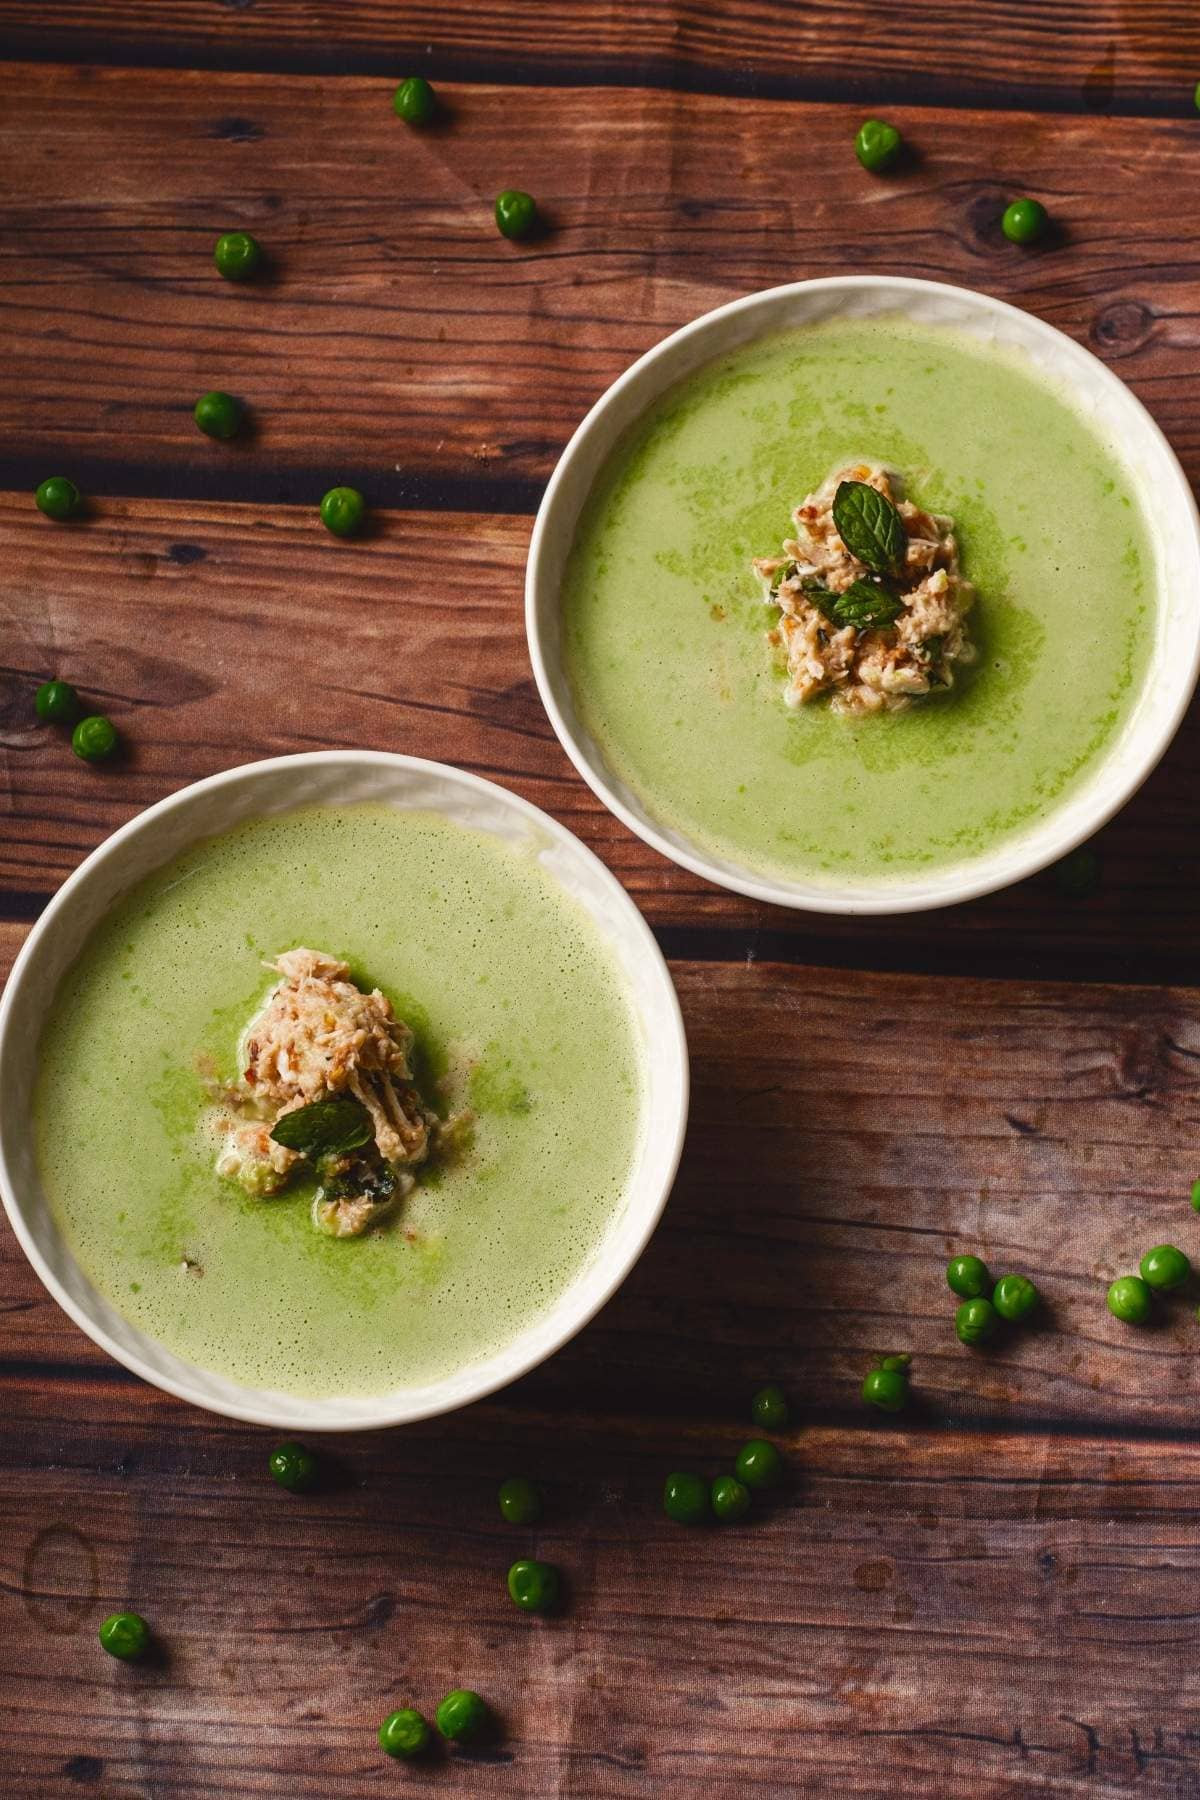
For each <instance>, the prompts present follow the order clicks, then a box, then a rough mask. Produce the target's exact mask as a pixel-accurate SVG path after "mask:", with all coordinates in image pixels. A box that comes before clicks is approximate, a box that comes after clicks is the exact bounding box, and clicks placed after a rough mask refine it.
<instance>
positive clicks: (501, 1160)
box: [35, 806, 641, 1395]
mask: <svg viewBox="0 0 1200 1800" xmlns="http://www.w3.org/2000/svg"><path fill="white" fill-rule="evenodd" d="M298 944H306V945H308V946H309V947H310V948H319V949H322V950H326V951H329V952H330V953H332V954H334V955H337V956H339V957H343V958H345V959H346V960H347V961H348V962H349V963H350V964H351V966H352V972H353V974H354V976H355V979H356V980H358V981H359V982H360V984H363V985H366V986H368V987H370V986H374V985H378V986H379V987H380V988H382V989H383V991H384V992H385V994H387V996H388V998H389V999H390V1000H391V1001H392V1004H393V1005H394V1007H395V1009H396V1012H397V1013H398V1014H399V1016H400V1017H401V1018H403V1019H405V1020H406V1021H407V1022H408V1023H409V1024H410V1025H411V1026H412V1027H413V1028H414V1030H415V1031H416V1033H417V1051H416V1056H417V1063H416V1073H417V1076H418V1079H419V1081H420V1082H421V1084H422V1086H423V1089H424V1092H425V1094H426V1097H427V1098H428V1099H430V1100H431V1101H432V1102H433V1103H434V1104H435V1105H437V1106H438V1107H439V1108H440V1109H443V1110H447V1109H450V1108H454V1107H457V1106H460V1105H466V1106H468V1107H470V1108H471V1109H472V1111H473V1113H474V1115H475V1123H474V1128H473V1133H472V1134H471V1141H470V1142H469V1145H468V1147H467V1148H466V1150H465V1151H464V1152H463V1153H462V1154H461V1155H460V1156H459V1157H457V1158H452V1159H449V1160H445V1159H444V1160H443V1161H441V1162H440V1163H439V1162H438V1161H436V1160H435V1161H433V1162H432V1163H430V1164H429V1165H427V1166H426V1167H425V1168H424V1169H423V1170H422V1171H421V1174H420V1179H419V1185H418V1187H417V1189H416V1191H415V1193H413V1194H412V1195H411V1196H410V1197H409V1198H408V1199H407V1200H406V1201H405V1202H404V1204H403V1206H402V1208H401V1210H400V1212H399V1215H398V1217H397V1218H396V1220H395V1222H394V1224H391V1225H389V1226H387V1227H385V1228H383V1229H381V1230H379V1231H378V1232H376V1233H372V1234H369V1235H367V1236H365V1237H362V1238H357V1239H343V1240H338V1239H333V1238H328V1237H323V1236H321V1235H319V1234H318V1233H317V1232H315V1231H314V1230H313V1227H312V1224H311V1221H310V1217H309V1210H310V1203H311V1199H312V1193H313V1188H312V1185H311V1183H309V1184H307V1185H306V1184H305V1183H304V1182H303V1181H300V1182H292V1183H290V1184H289V1186H288V1187H287V1188H286V1189H285V1190H284V1192H283V1193H282V1194H280V1195H278V1196H277V1197H276V1198H274V1199H270V1200H257V1201H256V1200H252V1199H250V1198H249V1197H248V1196H247V1195H246V1194H245V1193H244V1192H243V1191H242V1190H241V1189H240V1188H239V1187H237V1186H236V1185H235V1184H234V1183H232V1182H224V1181H221V1180H220V1179H219V1178H218V1177H217V1176H216V1175H215V1174H214V1171H213V1159H214V1150H213V1145H212V1143H211V1141H210V1140H209V1138H208V1136H207V1135H206V1132H205V1129H204V1096H203V1090H202V1084H201V1080H200V1076H199V1073H198V1069H197V1058H198V1056H199V1057H200V1058H202V1059H203V1058H205V1057H207V1058H211V1059H213V1060H214V1061H215V1063H216V1065H217V1067H218V1069H219V1071H220V1073H221V1075H222V1077H223V1078H225V1079H232V1078H233V1077H234V1075H235V1074H236V1064H235V1056H236V1047H237V1040H238V1034H239V1032H240V1031H241V1029H242V1027H243V1026H244V1025H245V1024H246V1023H247V1021H248V1020H249V1019H250V1017H251V1016H252V1015H253V1014H254V1013H255V1012H256V1011H257V1010H258V1008H259V1006H260V1005H261V1004H262V1001H263V999H264V997H265V995H266V993H267V992H268V990H269V989H270V987H271V986H272V985H273V982H274V980H275V979H276V978H275V977H274V976H273V975H272V974H270V973H269V972H268V971H267V970H266V969H264V968H263V966H262V961H263V958H264V957H268V956H273V955H276V954H278V953H279V952H280V951H281V950H284V949H287V948H292V947H294V946H296V945H298ZM639 1070H640V1064H639V1056H638V1049H637V1038H636V1027H635V1022H634V1018H633V1015H632V1011H631V1007H630V1004H629V1000H628V997H627V993H626V990H625V986H624V982H623V980H622V978H621V976H620V973H619V971H618V970H617V968H616V966H615V964H614V962H613V960H612V958H611V955H610V953H609V952H608V950H607V947H606V945H605V944H604V942H603V940H602V939H601V937H600V934H599V933H598V931H597V930H596V929H595V928H594V926H593V925H592V922H591V921H590V920H589V919H588V918H587V917H586V915H585V914H584V913H583V912H582V910H581V909H580V908H579V907H578V906H577V905H576V903H575V902H574V901H572V900H570V899H569V898H567V897H566V896H565V895H564V894H563V893H562V892H561V891H560V890H559V889H558V888H557V887H556V886H555V885H554V884H553V883H552V882H551V881H550V879H549V878H548V877H547V876H546V875H545V874H544V873H543V871H542V870H541V868H540V867H539V866H538V864H537V863H536V861H535V860H534V859H533V858H532V857H531V856H528V855H523V854H522V853H521V852H519V851H518V850H515V849H510V848H508V847H506V846H504V845H502V844H500V843H499V842H498V841H497V840H496V839H494V838H491V837H488V836H485V835H484V834H481V833H476V832H473V831H468V830H465V829H463V828H462V827H460V826H458V825H456V824H453V823H451V822H449V821H447V820H444V819H441V818H438V817H435V816H433V815H430V814H424V813H402V812H397V811H394V810H392V809H390V808H385V807H374V806H358V807H351V808H348V809H346V810H343V811H335V810H333V809H329V808H315V809H310V810H306V811H300V812H295V813H291V814H288V815H286V816H283V817H280V818H275V819H270V820H262V821H257V822H254V823H252V824H249V825H246V826H243V827H240V828H239V829H237V830H235V831H232V832H230V833H229V834H228V835H226V836H223V837H219V838H216V839H213V840H211V841H209V842H207V843H205V844H201V845H200V846H198V847H197V848H195V849H192V850H190V851H189V852H187V854H185V855H184V856H182V857H181V858H179V860H178V861H176V862H174V863H172V864H171V865H169V866H168V867H167V868H165V869H163V870H161V871H160V872H159V873H157V874H155V875H154V876H152V877H151V878H150V879H149V880H147V881H146V882H144V883H143V884H142V885H141V886H140V887H138V888H137V889H136V890H134V891H133V892H132V893H131V894H130V895H129V896H128V897H127V898H126V899H124V900H123V901H122V902H121V903H120V904H119V905H118V906H117V907H116V908H115V909H114V911H113V912H112V913H111V914H110V916H109V917H108V918H107V919H106V921H105V922H104V923H103V924H102V926H101V927H100V928H99V930H98V931H97V932H96V934H95V936H94V937H93V938H92V940H91V941H90V942H89V944H88V945H87V947H86V949H85V951H84V953H83V955H82V956H81V958H80V959H79V961H78V963H77V964H76V965H75V966H74V968H73V969H72V970H71V971H70V972H69V974H68V975H67V977H66V978H65V980H64V982H63V984H62V986H61V989H60V991H59V993H58V994H57V996H56V997H55V1001H54V1005H53V1010H52V1013H51V1016H50V1020H49V1023H48V1026H47V1029H46V1032H45V1035H44V1039H43V1042H42V1045H41V1051H40V1063H39V1071H38V1080H37V1088H36V1100H35V1124H36V1132H37V1146H38V1156H39V1161H40V1167H41V1175H42V1181H43V1185H44V1188H45V1191H46V1195H47V1198H48V1201H49V1204H50V1207H51V1209H52V1211H53V1213H54V1215H55V1217H56V1219H57V1221H58V1223H59V1225H60V1226H61V1228H62V1230H63V1232H64V1233H65V1235H66V1238H67V1240H68V1242H69V1243H70V1245H71V1248H72V1249H73V1251H74V1253H75V1255H76V1257H77V1259H78V1261H79V1263H80V1265H81V1266H82V1268H83V1269H84V1271H85V1272H86V1273H87V1275H88V1276H89V1277H90V1279H91V1280H92V1281H93V1282H94V1284H95V1285H96V1286H97V1287H98V1288H99V1289H100V1290H101V1291H102V1292H103V1293H104V1294H106V1295H107V1296H108V1298H109V1299H110V1300H111V1301H113V1303H114V1304H115V1305H116V1306H117V1307H118V1308H119V1309H120V1310H121V1311H122V1312H123V1313H124V1314H125V1315H126V1316H127V1317H128V1318H129V1319H131V1320H132V1321H133V1322H134V1323H135V1324H136V1325H138V1326H140V1327H141V1328H142V1329H143V1330H144V1331H146V1332H148V1333H150V1334H151V1335H152V1336H154V1337H155V1338H157V1339H158V1340H159V1341H161V1342H162V1343H164V1344H165V1345H167V1347H168V1348H169V1349H171V1350H174V1351H175V1352H177V1353H178V1354H179V1355H180V1356H182V1357H185V1358H188V1359H189V1360H191V1361H194V1362H196V1363H199V1364H201V1365H202V1366H203V1367H205V1368H208V1369H212V1370H216V1371H218V1372H219V1373H222V1374H225V1375H228V1376H231V1377H233V1378H235V1379H237V1380H239V1381H243V1382H249V1383H254V1384H261V1385H264V1386H267V1387H273V1388H281V1389H285V1390H290V1391H292V1392H295V1393H301V1394H308V1395H332V1394H349V1393H352V1394H373V1393H380V1392H385V1391H388V1390H390V1389H392V1388H394V1387H397V1386H405V1385H409V1384H417V1383H422V1382H426V1381H431V1380H435V1379H437V1378H438V1377H440V1376H442V1375H445V1374H447V1373H449V1372H451V1371H453V1370H458V1369H461V1368H463V1367H464V1366H465V1365H467V1364H470V1363H472V1362H474V1361H476V1360H477V1359H480V1358H482V1357H485V1356H487V1355H488V1354H489V1353H491V1352H494V1351H496V1350H498V1349H500V1348H501V1347H503V1345H505V1344H506V1343H508V1342H510V1341H511V1340H512V1339H513V1338H514V1337H515V1336H516V1335H517V1334H518V1333H519V1332H520V1331H521V1329H522V1328H523V1327H525V1326H526V1325H528V1324H529V1323H530V1322H531V1321H532V1320H533V1319H534V1318H535V1317H536V1316H537V1315H538V1314H539V1313H540V1312H542V1311H543V1310H544V1309H545V1308H546V1307H547V1306H548V1305H549V1304H550V1303H551V1302H552V1301H554V1300H555V1299H556V1298H557V1297H558V1296H559V1295H560V1294H561V1292H562V1291H563V1289H564V1288H565V1287H566V1286H567V1285H568V1284H569V1283H570V1281H571V1280H572V1278H573V1277H574V1276H575V1275H576V1274H577V1273H578V1272H579V1271H580V1269H581V1268H582V1267H583V1265H584V1264H585V1263H586V1262H587V1260H588V1259H589V1257H590V1256H591V1255H592V1253H593V1252H594V1251H595V1249H596V1247H597V1246H598V1244H599V1243H600V1241H601V1239H602V1237H603V1236H604V1233H605V1231H606V1228H607V1227H608V1226H609V1225H610V1223H611V1222H612V1221H613V1219H614V1216H615V1214H616V1212H617V1210H618V1209H619V1207H620V1205H621V1202H622V1199H623V1196H624V1194H625V1191H626V1185H627V1182H628V1178H629V1175H630V1172H631V1168H632V1164H633V1160H634V1157H635V1155H636V1152H637V1146H638V1141H639V1130H640V1119H641V1091H640V1073H639Z"/></svg>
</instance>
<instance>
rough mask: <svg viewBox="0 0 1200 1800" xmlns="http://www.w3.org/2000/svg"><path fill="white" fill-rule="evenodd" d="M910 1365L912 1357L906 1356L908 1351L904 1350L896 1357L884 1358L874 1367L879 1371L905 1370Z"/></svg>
mask: <svg viewBox="0 0 1200 1800" xmlns="http://www.w3.org/2000/svg"><path fill="white" fill-rule="evenodd" d="M911 1363H912V1357H911V1356H910V1355H909V1354H908V1351H907V1350H905V1351H904V1352H902V1353H901V1354H900V1355H898V1356H885V1357H883V1358H881V1360H880V1361H879V1362H878V1363H877V1364H876V1365H875V1366H876V1368H879V1369H907V1368H908V1367H909V1366H910V1364H911Z"/></svg>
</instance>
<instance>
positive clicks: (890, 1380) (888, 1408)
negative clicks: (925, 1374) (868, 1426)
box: [862, 1363, 908, 1413]
mask: <svg viewBox="0 0 1200 1800" xmlns="http://www.w3.org/2000/svg"><path fill="white" fill-rule="evenodd" d="M862 1397H863V1399H864V1400H865V1401H866V1403H867V1405H868V1406H877V1407H878V1408H879V1410H880V1412H890V1413H896V1412H903V1410H904V1408H905V1407H906V1406H907V1405H908V1377H907V1375H906V1374H905V1373H904V1371H903V1369H889V1368H887V1367H886V1365H884V1364H883V1363H881V1364H880V1365H879V1367H878V1368H877V1369H872V1370H871V1371H870V1373H869V1374H868V1376H867V1378H866V1380H865V1381H864V1382H863V1385H862Z"/></svg>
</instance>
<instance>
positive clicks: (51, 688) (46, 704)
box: [33, 681, 83, 725]
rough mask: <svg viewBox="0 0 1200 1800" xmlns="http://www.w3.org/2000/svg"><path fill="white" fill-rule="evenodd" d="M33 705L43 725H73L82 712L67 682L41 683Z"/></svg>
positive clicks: (74, 693) (77, 699) (73, 690)
mask: <svg viewBox="0 0 1200 1800" xmlns="http://www.w3.org/2000/svg"><path fill="white" fill-rule="evenodd" d="M33 704H34V708H35V710H36V712H37V716H38V718H39V719H40V720H41V721H42V723H43V724H44V725H73V724H74V723H75V721H76V719H77V718H78V717H79V715H80V713H81V712H82V711H83V708H82V707H81V706H80V704H79V695H78V694H77V693H76V692H75V689H74V688H73V687H72V686H71V684H70V682H69V681H43V683H42V685H41V687H40V688H39V689H38V691H37V693H36V694H35V695H34V697H33Z"/></svg>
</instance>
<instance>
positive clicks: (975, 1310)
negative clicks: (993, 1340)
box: [954, 1300, 998, 1344]
mask: <svg viewBox="0 0 1200 1800" xmlns="http://www.w3.org/2000/svg"><path fill="white" fill-rule="evenodd" d="M997 1322H998V1321H997V1315H996V1309H995V1307H994V1306H993V1305H992V1303H991V1301H990V1300H964V1301H963V1303H962V1305H961V1306H960V1307H959V1309H958V1311H957V1312H956V1313H955V1315H954V1329H955V1331H956V1332H957V1333H958V1341H959V1343H960V1344H986V1343H987V1341H988V1339H989V1338H990V1337H991V1336H992V1335H993V1334H994V1332H995V1330H996V1325H997Z"/></svg>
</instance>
